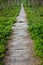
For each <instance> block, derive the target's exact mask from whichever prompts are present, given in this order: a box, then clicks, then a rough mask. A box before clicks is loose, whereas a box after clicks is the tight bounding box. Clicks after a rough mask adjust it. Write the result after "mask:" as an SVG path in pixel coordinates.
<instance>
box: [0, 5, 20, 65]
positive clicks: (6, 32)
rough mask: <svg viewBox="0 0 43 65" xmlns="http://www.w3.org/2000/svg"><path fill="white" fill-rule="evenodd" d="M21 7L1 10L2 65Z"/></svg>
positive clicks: (0, 52)
mask: <svg viewBox="0 0 43 65" xmlns="http://www.w3.org/2000/svg"><path fill="white" fill-rule="evenodd" d="M19 10H20V7H19V6H13V7H11V8H10V9H9V8H8V7H6V8H5V9H4V8H2V9H1V10H0V65H3V64H4V63H3V58H4V56H5V52H6V50H7V48H6V45H7V44H8V40H9V36H10V34H11V33H12V25H13V23H15V21H16V17H17V16H18V13H19Z"/></svg>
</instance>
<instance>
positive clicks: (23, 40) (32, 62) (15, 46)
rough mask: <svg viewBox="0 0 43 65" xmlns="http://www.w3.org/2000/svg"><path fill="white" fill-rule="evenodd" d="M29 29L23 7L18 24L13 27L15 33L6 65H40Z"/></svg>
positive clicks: (7, 54) (9, 46) (12, 36)
mask: <svg viewBox="0 0 43 65" xmlns="http://www.w3.org/2000/svg"><path fill="white" fill-rule="evenodd" d="M27 28H28V23H27V20H26V14H25V11H24V7H23V6H22V7H21V11H20V14H19V16H18V17H17V22H16V23H15V24H14V25H13V27H12V30H13V32H12V35H11V40H9V45H8V51H7V53H6V56H5V59H4V62H5V65H39V63H38V59H37V58H34V57H33V53H34V51H33V41H32V40H31V38H30V36H29V33H28V31H27Z"/></svg>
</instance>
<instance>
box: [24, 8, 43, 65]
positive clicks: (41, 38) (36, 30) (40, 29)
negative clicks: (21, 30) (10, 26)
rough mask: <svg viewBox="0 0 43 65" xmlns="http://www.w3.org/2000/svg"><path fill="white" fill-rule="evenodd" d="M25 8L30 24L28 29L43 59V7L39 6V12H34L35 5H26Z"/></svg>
mask: <svg viewBox="0 0 43 65" xmlns="http://www.w3.org/2000/svg"><path fill="white" fill-rule="evenodd" d="M25 10H26V13H27V20H28V26H29V27H28V30H30V35H31V38H33V39H34V42H35V43H34V48H35V51H36V55H37V56H38V57H40V58H41V59H43V7H39V9H38V11H37V12H34V9H33V7H25ZM42 62H43V60H42ZM42 64H43V63H41V65H42Z"/></svg>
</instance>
